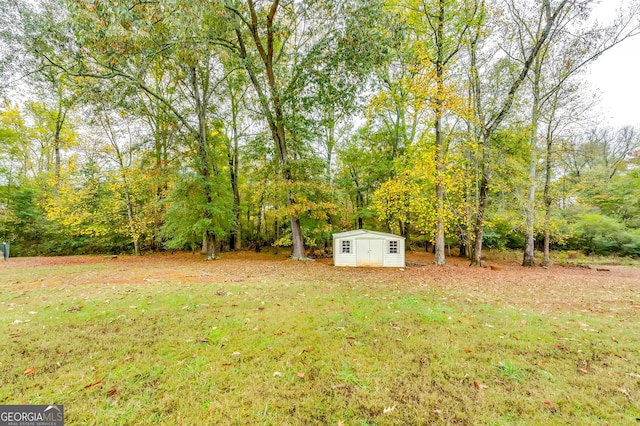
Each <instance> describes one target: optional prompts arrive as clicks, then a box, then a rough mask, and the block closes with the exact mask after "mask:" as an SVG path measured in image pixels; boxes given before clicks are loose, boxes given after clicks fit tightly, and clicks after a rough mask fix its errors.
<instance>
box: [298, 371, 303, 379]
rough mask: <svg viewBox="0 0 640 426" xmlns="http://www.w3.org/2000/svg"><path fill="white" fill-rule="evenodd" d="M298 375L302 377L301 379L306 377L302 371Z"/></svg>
mask: <svg viewBox="0 0 640 426" xmlns="http://www.w3.org/2000/svg"><path fill="white" fill-rule="evenodd" d="M298 377H300V378H301V379H304V373H303V372H302V371H301V372H299V373H298Z"/></svg>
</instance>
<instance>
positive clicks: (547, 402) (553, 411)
mask: <svg viewBox="0 0 640 426" xmlns="http://www.w3.org/2000/svg"><path fill="white" fill-rule="evenodd" d="M544 405H545V407H547V408H549V411H551V412H552V413H555V412H556V406H555V405H553V402H551V401H545V402H544Z"/></svg>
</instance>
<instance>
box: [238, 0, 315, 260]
mask: <svg viewBox="0 0 640 426" xmlns="http://www.w3.org/2000/svg"><path fill="white" fill-rule="evenodd" d="M278 4H279V3H278V1H275V2H273V3H272V5H271V8H270V9H269V13H268V16H267V22H266V34H267V45H266V49H265V46H264V44H263V42H262V39H261V38H260V34H259V31H258V23H257V15H256V11H255V7H254V4H253V2H252V1H251V0H250V1H249V2H248V5H249V8H250V11H251V16H252V22H251V23H250V24H248V25H249V30H250V31H251V35H252V38H253V42H254V44H255V46H256V48H257V50H258V54H259V55H260V58H261V59H262V64H263V66H264V71H265V74H266V77H267V85H268V89H269V95H268V96H267V95H266V94H265V90H263V86H262V84H261V81H260V79H258V76H257V73H256V70H255V69H254V66H253V64H252V62H251V60H250V58H249V55H248V53H247V50H246V45H245V42H244V37H243V36H242V33H241V32H240V30H238V29H236V38H237V40H238V45H239V53H240V57H241V58H242V59H243V63H244V67H245V69H246V70H247V73H248V75H249V79H250V80H251V83H252V85H253V87H254V89H255V90H256V92H257V93H258V100H259V102H260V105H261V107H262V111H263V113H264V115H265V118H266V120H267V124H268V125H269V130H270V131H271V137H272V138H273V142H274V145H275V148H276V152H277V155H278V160H279V162H280V167H281V173H282V177H283V180H284V182H285V184H287V185H288V184H289V183H290V182H292V180H293V179H292V175H291V163H290V160H289V154H288V147H287V141H286V133H285V128H284V121H285V120H284V111H283V108H282V103H281V99H280V95H279V92H280V90H279V88H278V85H277V83H276V73H275V72H274V69H273V59H274V58H273V52H274V40H273V36H274V33H275V32H276V31H275V30H274V28H273V25H274V23H273V21H274V18H275V15H276V12H277V10H278ZM288 186H289V185H288ZM286 201H287V207H289V208H290V209H291V208H292V207H293V206H294V205H295V198H294V197H293V194H292V193H291V191H290V190H288V191H287V195H286ZM291 210H293V209H291ZM290 221H291V240H292V244H293V252H292V255H291V257H292V258H293V259H297V260H303V259H306V256H305V250H304V242H303V239H302V228H301V227H300V219H299V217H298V216H297V215H294V214H292V215H291V216H290Z"/></svg>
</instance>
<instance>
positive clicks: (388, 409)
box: [382, 404, 396, 414]
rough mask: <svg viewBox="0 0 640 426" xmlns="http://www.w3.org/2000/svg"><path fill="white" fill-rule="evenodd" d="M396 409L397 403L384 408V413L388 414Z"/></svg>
mask: <svg viewBox="0 0 640 426" xmlns="http://www.w3.org/2000/svg"><path fill="white" fill-rule="evenodd" d="M395 409H396V404H393V406H392V407H386V408H385V409H384V410H382V413H383V414H388V413H390V412H392V411H393V410H395Z"/></svg>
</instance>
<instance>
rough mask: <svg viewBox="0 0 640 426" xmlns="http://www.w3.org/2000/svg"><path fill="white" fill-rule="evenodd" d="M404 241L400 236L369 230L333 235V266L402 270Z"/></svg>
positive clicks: (403, 264)
mask: <svg viewBox="0 0 640 426" xmlns="http://www.w3.org/2000/svg"><path fill="white" fill-rule="evenodd" d="M404 240H405V238H404V237H401V236H399V235H394V234H386V233H384V232H376V231H369V230H367V229H358V230H357V231H348V232H339V233H337V234H333V264H334V265H335V266H388V267H395V268H402V267H404V266H405V261H404Z"/></svg>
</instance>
